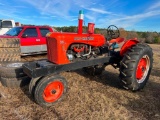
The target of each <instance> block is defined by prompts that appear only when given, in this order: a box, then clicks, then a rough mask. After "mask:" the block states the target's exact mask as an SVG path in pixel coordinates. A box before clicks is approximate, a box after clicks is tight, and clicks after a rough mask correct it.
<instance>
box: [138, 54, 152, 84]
mask: <svg viewBox="0 0 160 120" xmlns="http://www.w3.org/2000/svg"><path fill="white" fill-rule="evenodd" d="M149 66H150V59H149V57H148V56H147V55H145V56H143V57H142V58H141V59H140V61H139V63H138V65H137V71H136V78H137V81H138V83H142V82H143V81H144V80H145V78H146V76H147V74H148V71H149Z"/></svg>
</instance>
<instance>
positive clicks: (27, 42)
mask: <svg viewBox="0 0 160 120" xmlns="http://www.w3.org/2000/svg"><path fill="white" fill-rule="evenodd" d="M22 28H23V29H22V31H21V32H20V33H19V34H18V35H17V36H7V35H2V36H0V38H19V39H20V45H21V46H34V45H45V44H46V37H42V36H41V34H40V30H39V28H48V29H49V31H50V32H53V29H52V28H51V27H48V26H22ZM28 28H36V31H37V33H38V36H37V37H26V38H23V37H22V35H23V33H24V31H25V30H26V29H28Z"/></svg>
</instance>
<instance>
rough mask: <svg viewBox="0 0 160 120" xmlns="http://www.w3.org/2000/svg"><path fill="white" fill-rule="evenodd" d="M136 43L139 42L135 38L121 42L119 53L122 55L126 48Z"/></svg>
mask: <svg viewBox="0 0 160 120" xmlns="http://www.w3.org/2000/svg"><path fill="white" fill-rule="evenodd" d="M137 43H139V41H138V40H136V39H131V40H127V41H126V42H125V43H124V44H123V46H122V48H121V50H120V55H121V56H123V55H124V54H125V53H126V52H127V50H128V49H129V48H131V47H132V46H134V45H135V44H137Z"/></svg>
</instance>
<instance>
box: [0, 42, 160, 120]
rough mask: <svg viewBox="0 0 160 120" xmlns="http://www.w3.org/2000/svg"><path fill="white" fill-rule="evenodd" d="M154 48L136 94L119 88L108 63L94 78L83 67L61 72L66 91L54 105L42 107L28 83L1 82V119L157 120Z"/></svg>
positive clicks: (158, 62) (158, 72)
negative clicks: (12, 85) (151, 61)
mask: <svg viewBox="0 0 160 120" xmlns="http://www.w3.org/2000/svg"><path fill="white" fill-rule="evenodd" d="M151 47H152V48H153V50H154V67H153V70H152V73H151V76H150V79H149V82H148V84H147V85H146V87H145V88H144V89H143V90H141V91H139V92H136V93H133V92H130V91H126V90H124V89H121V88H120V87H119V85H118V70H115V69H114V68H112V67H111V66H107V67H106V71H104V72H103V74H102V75H100V76H97V77H91V76H88V75H86V74H85V73H84V72H83V71H82V70H76V71H73V72H64V73H61V75H62V76H64V77H65V78H66V79H67V80H68V93H67V94H66V97H65V98H64V100H63V101H61V102H59V103H56V104H55V105H54V106H53V107H50V108H42V107H40V106H39V105H37V104H36V103H35V102H34V100H33V98H32V97H31V96H30V95H29V93H28V86H26V87H24V88H19V89H9V88H5V87H3V86H1V85H0V93H1V97H0V120H6V119H7V120H107V119H109V120H114V119H120V120H125V119H126V120H132V119H133V120H138V119H139V120H148V119H149V120H150V119H152V120H157V119H160V46H159V45H151Z"/></svg>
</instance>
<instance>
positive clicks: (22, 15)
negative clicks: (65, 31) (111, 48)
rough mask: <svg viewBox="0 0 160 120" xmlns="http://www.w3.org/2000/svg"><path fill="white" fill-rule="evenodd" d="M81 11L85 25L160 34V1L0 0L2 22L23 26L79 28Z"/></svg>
mask: <svg viewBox="0 0 160 120" xmlns="http://www.w3.org/2000/svg"><path fill="white" fill-rule="evenodd" d="M79 10H83V11H84V21H85V25H87V24H88V22H94V23H95V27H98V28H107V27H108V26H109V25H116V26H117V27H119V28H124V29H126V30H136V31H157V32H160V0H0V19H13V20H15V21H16V22H17V21H18V22H20V23H22V24H34V25H51V26H55V27H61V26H77V24H78V14H79Z"/></svg>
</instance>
